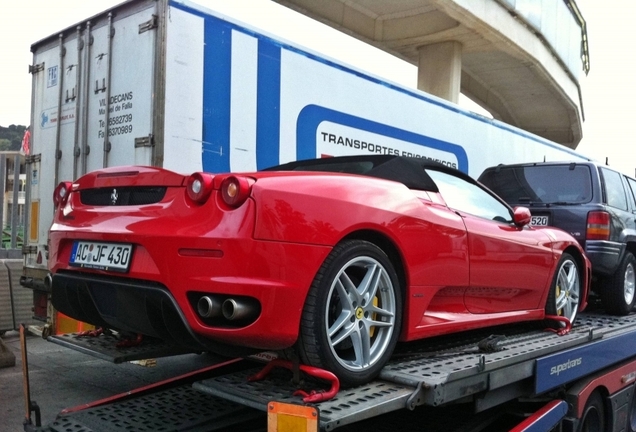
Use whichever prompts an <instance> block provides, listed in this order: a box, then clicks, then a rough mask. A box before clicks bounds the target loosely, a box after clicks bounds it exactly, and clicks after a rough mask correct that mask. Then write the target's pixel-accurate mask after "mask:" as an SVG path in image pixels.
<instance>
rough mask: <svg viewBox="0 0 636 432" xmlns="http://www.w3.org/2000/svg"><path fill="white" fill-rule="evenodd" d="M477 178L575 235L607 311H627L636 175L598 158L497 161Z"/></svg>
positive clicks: (635, 231) (537, 218) (536, 218)
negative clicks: (575, 160)
mask: <svg viewBox="0 0 636 432" xmlns="http://www.w3.org/2000/svg"><path fill="white" fill-rule="evenodd" d="M479 181H480V182H481V183H483V184H484V185H485V186H486V187H488V188H490V189H491V190H492V191H493V192H495V193H496V194H497V195H499V196H500V197H501V198H503V199H504V200H505V201H506V202H507V203H508V204H510V205H511V206H517V205H521V206H526V207H529V208H530V211H531V213H532V222H531V224H533V225H551V226H554V227H557V228H561V229H562V230H564V231H567V232H568V233H570V234H571V235H572V236H574V237H575V238H576V239H577V240H578V241H579V243H580V244H581V246H583V248H584V249H585V252H586V253H587V256H588V257H589V259H590V261H591V262H592V273H593V276H594V278H593V281H594V282H593V285H592V289H593V291H594V292H595V293H596V294H597V295H598V296H599V297H600V299H601V302H602V305H603V308H604V309H605V311H606V312H608V313H611V314H615V315H626V314H628V313H629V312H630V311H631V309H632V307H633V306H634V302H635V299H636V296H635V290H636V286H635V285H636V273H635V271H636V270H635V269H636V259H634V255H636V199H635V195H634V194H635V193H636V180H634V179H633V178H631V177H628V176H626V175H624V174H621V173H619V172H617V171H614V170H612V169H610V168H608V167H606V166H602V165H599V164H596V163H594V162H542V163H527V164H516V165H499V166H496V167H491V168H488V169H486V170H485V171H484V172H483V173H482V174H481V176H480V177H479Z"/></svg>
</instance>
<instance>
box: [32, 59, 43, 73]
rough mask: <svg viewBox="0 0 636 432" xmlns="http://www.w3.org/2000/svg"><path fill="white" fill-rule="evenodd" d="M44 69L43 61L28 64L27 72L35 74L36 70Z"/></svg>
mask: <svg viewBox="0 0 636 432" xmlns="http://www.w3.org/2000/svg"><path fill="white" fill-rule="evenodd" d="M43 70H44V62H42V63H36V64H34V65H29V73H30V74H34V75H35V74H36V73H38V72H42V71H43Z"/></svg>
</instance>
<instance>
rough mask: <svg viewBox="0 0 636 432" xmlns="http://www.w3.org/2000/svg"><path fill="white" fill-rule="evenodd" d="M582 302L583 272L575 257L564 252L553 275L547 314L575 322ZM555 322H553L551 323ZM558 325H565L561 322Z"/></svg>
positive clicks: (546, 306)
mask: <svg viewBox="0 0 636 432" xmlns="http://www.w3.org/2000/svg"><path fill="white" fill-rule="evenodd" d="M580 304H581V272H580V270H579V264H578V262H577V261H576V259H574V257H573V256H572V255H570V254H568V253H564V254H563V255H562V256H561V259H560V260H559V264H558V265H557V268H556V271H555V272H554V275H553V276H552V285H550V292H549V294H548V301H547V302H546V305H545V313H546V315H558V316H563V317H566V318H568V319H569V320H570V322H571V323H574V320H575V319H576V315H577V313H578V311H579V306H580ZM553 324H554V323H553V322H551V325H553ZM558 326H563V324H562V323H560V324H559V325H558Z"/></svg>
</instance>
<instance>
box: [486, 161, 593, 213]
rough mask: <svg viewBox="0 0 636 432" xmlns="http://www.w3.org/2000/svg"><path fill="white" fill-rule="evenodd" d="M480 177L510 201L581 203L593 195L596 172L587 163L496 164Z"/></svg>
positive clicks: (516, 202)
mask: <svg viewBox="0 0 636 432" xmlns="http://www.w3.org/2000/svg"><path fill="white" fill-rule="evenodd" d="M479 181H480V182H482V183H483V184H484V185H486V187H488V188H490V189H491V190H492V191H493V192H495V193H496V194H497V195H499V196H500V197H501V198H503V200H504V201H506V202H508V203H515V204H524V203H526V204H527V203H540V204H556V203H561V204H566V203H567V204H581V203H586V202H589V201H590V200H591V199H592V176H591V174H590V169H589V167H588V166H586V165H576V164H564V165H538V166H534V165H529V166H516V167H500V168H493V169H492V170H487V171H486V172H484V173H483V174H482V175H481V177H480V178H479Z"/></svg>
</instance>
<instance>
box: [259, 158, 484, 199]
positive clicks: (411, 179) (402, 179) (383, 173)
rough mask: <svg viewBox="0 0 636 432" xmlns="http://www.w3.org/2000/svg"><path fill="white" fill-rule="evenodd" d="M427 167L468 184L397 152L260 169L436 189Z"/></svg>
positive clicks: (439, 166)
mask: <svg viewBox="0 0 636 432" xmlns="http://www.w3.org/2000/svg"><path fill="white" fill-rule="evenodd" d="M426 169H433V170H436V171H443V172H446V173H449V174H451V175H455V176H457V177H460V178H462V179H464V180H467V181H469V182H471V183H476V182H475V180H474V179H473V178H471V177H470V176H468V175H467V174H465V173H463V172H462V171H459V170H457V169H454V168H450V167H447V166H446V165H443V164H441V163H439V162H435V161H433V160H430V159H423V158H413V157H405V156H396V155H364V156H337V157H329V158H323V159H307V160H300V161H296V162H289V163H286V164H283V165H277V166H273V167H271V168H267V169H265V170H263V171H325V172H340V173H347V174H359V175H365V176H369V177H377V178H382V179H385V180H393V181H396V182H399V183H402V184H404V185H405V186H406V187H408V188H409V189H418V190H426V191H431V192H439V190H438V189H437V185H436V184H435V182H434V181H433V179H431V177H430V176H429V175H428V174H427V173H426V171H425V170H426Z"/></svg>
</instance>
